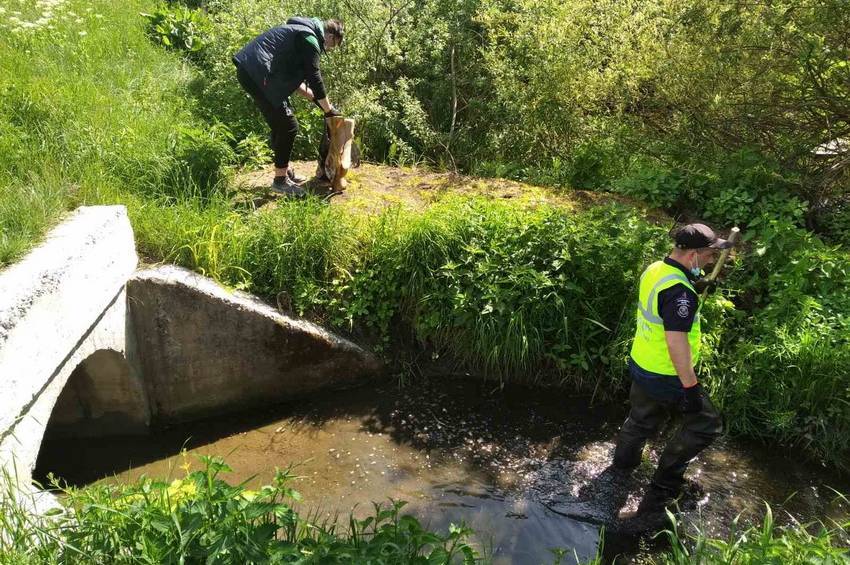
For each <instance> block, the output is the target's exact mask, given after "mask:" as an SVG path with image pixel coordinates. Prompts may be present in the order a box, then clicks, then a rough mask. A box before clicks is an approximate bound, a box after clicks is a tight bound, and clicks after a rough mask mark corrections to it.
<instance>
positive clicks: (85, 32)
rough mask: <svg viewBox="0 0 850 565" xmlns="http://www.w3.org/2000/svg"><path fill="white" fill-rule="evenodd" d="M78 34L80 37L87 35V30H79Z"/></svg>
mask: <svg viewBox="0 0 850 565" xmlns="http://www.w3.org/2000/svg"><path fill="white" fill-rule="evenodd" d="M79 34H80V37H83V36H86V35H88V32H87V31H81V32H79Z"/></svg>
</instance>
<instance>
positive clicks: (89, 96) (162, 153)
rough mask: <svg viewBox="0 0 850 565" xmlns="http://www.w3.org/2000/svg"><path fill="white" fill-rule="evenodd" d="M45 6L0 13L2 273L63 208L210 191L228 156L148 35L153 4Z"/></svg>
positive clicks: (182, 73) (22, 5)
mask: <svg viewBox="0 0 850 565" xmlns="http://www.w3.org/2000/svg"><path fill="white" fill-rule="evenodd" d="M47 4H50V3H47ZM47 4H38V5H36V3H34V2H29V1H23V0H9V1H7V2H4V3H3V8H4V11H3V13H0V149H2V150H0V230H2V231H0V266H2V265H4V264H7V263H9V262H11V261H13V260H15V259H16V258H18V257H20V256H21V255H22V254H23V253H24V252H25V251H26V250H27V249H28V248H29V247H30V246H31V245H32V244H33V243H34V242H35V241H37V240H38V239H39V238H40V236H41V234H43V233H44V231H45V230H46V229H47V228H48V227H50V226H51V225H52V224H53V223H55V222H56V221H57V219H58V217H59V216H60V215H61V213H62V212H63V210H65V209H67V208H69V207H73V206H76V205H78V204H82V203H86V204H89V203H113V202H120V201H121V200H122V196H124V197H126V195H130V194H148V195H174V194H179V193H181V192H184V191H185V187H186V186H193V185H194V186H198V185H200V188H201V189H202V191H203V192H204V193H209V192H210V191H213V190H214V189H215V187H216V186H217V185H218V184H219V183H220V181H221V180H222V176H221V173H220V171H221V167H222V164H223V163H226V162H227V160H228V152H229V151H230V149H229V146H228V145H227V143H225V142H224V140H223V139H222V135H220V134H218V133H216V130H215V129H211V128H206V127H204V126H203V124H202V123H201V122H200V121H198V120H196V119H195V118H194V117H193V115H192V106H191V101H190V97H189V96H188V90H187V88H188V83H189V80H190V78H191V76H192V72H193V71H192V70H191V67H189V66H188V64H186V63H183V62H182V61H181V59H180V58H178V57H175V56H173V55H170V54H167V53H165V52H163V51H162V50H161V49H159V48H157V47H156V46H154V45H152V44H151V43H150V41H148V39H147V38H146V37H145V35H144V32H143V28H142V20H141V18H140V17H139V16H138V12H139V11H142V10H143V9H144V8H145V7H146V6H148V5H149V2H146V1H140V0H131V1H129V2H120V3H114V2H105V1H95V2H82V1H69V2H58V3H52V4H53V5H52V7H51V6H48V5H47ZM15 12H17V13H18V15H14V13H15ZM39 22H41V23H39Z"/></svg>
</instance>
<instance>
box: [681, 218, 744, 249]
mask: <svg viewBox="0 0 850 565" xmlns="http://www.w3.org/2000/svg"><path fill="white" fill-rule="evenodd" d="M673 240H674V241H675V242H676V247H677V248H679V249H703V248H706V247H711V248H712V249H728V248H730V247H732V245H733V243H732V242H731V241H728V240H725V239H721V238H719V237H717V234H715V233H714V230H712V229H711V228H710V227H708V226H707V225H705V224H688V225H686V226H682V227H680V228H679V229H677V230H676V231H674V232H673Z"/></svg>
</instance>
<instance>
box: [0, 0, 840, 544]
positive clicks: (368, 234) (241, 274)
mask: <svg viewBox="0 0 850 565" xmlns="http://www.w3.org/2000/svg"><path fill="white" fill-rule="evenodd" d="M294 13H302V14H311V15H317V16H325V17H327V16H340V17H342V18H343V19H345V21H346V26H347V35H346V44H345V46H344V48H342V49H341V50H339V51H338V52H335V53H334V54H333V55H331V56H329V57H327V58H326V66H325V69H326V72H325V76H326V80H327V82H328V84H329V86H330V93H331V96H332V100H333V101H334V102H337V103H339V105H340V106H341V107H342V108H343V109H344V110H345V111H346V112H347V113H350V114H351V115H354V116H355V117H356V118H357V119H358V124H359V125H358V131H359V137H358V141H359V143H360V145H361V147H362V149H363V151H364V155H365V156H367V157H368V158H370V159H372V160H376V161H382V162H386V163H391V164H412V163H416V164H420V165H427V166H432V167H438V168H452V169H458V170H460V171H462V172H467V173H472V174H479V175H484V176H504V177H511V178H515V179H522V180H526V181H532V182H536V183H541V184H547V185H551V186H554V187H557V188H559V189H561V190H563V191H564V192H565V193H568V192H569V191H570V190H571V189H572V188H584V189H591V190H595V191H600V192H609V193H616V194H623V195H627V196H629V197H631V198H633V199H635V200H636V201H643V202H645V203H646V204H648V205H650V206H655V207H660V208H663V209H664V210H666V211H667V212H668V213H670V214H671V215H672V216H674V217H700V218H704V219H706V220H708V221H711V222H714V223H715V224H717V225H724V226H726V225H730V224H732V223H738V224H739V225H741V226H742V227H744V228H745V234H746V236H745V239H746V243H745V245H744V247H743V249H742V250H741V252H740V253H739V255H738V258H737V260H736V261H735V267H734V269H733V271H732V272H731V273H730V275H729V276H728V278H727V280H726V281H725V283H724V286H723V290H722V292H721V293H719V294H717V295H714V296H713V297H711V298H710V299H709V300H708V302H707V303H706V305H705V307H704V315H705V317H706V320H707V322H706V348H707V354H706V357H705V359H704V361H703V363H702V367H701V372H702V374H703V375H704V376H705V377H704V380H705V382H706V384H707V387H708V388H709V389H710V390H711V393H712V395H713V396H714V398H715V399H716V400H717V402H718V404H719V405H720V406H721V408H722V411H723V412H724V414H725V416H726V419H727V422H728V425H729V427H730V429H731V430H732V431H733V432H736V433H743V434H747V435H750V436H753V437H758V438H763V439H766V440H769V441H773V442H776V443H778V444H781V445H783V446H785V447H788V448H798V449H801V450H804V451H805V452H806V453H807V454H808V455H809V456H811V457H815V458H817V459H820V460H823V461H826V462H828V463H829V464H832V465H836V466H839V467H841V466H843V467H845V468H846V466H847V464H848V461H850V380H848V379H850V255H848V246H850V204H848V200H847V199H848V170H850V167H848V163H850V161H848V157H847V155H848V153H847V152H846V145H844V144H845V143H846V138H847V137H848V136H850V133H848V130H850V118H848V116H850V66H848V64H847V60H848V49H850V42H848V37H847V32H846V30H847V29H850V21H848V18H850V11H848V10H847V9H846V4H845V3H844V2H843V1H842V0H818V1H816V2H808V3H799V2H785V1H778V2H772V3H769V4H764V3H752V2H748V3H716V2H708V1H704V0H688V1H687V2H681V1H676V2H674V1H672V0H652V1H650V2H613V1H607V0H570V1H568V2H563V1H554V0H546V1H543V2H540V1H531V0H513V1H511V2H507V1H505V0H454V1H448V0H429V1H425V0H417V1H409V2H400V3H398V4H390V3H387V2H383V1H378V0H367V1H364V2H356V3H355V2H347V1H344V2H330V3H328V2H323V3H319V2H315V1H314V0H296V1H292V2H289V1H287V2H284V3H282V4H281V3H278V2H272V1H270V0H261V1H257V2H255V1H250V2H249V1H247V0H209V1H204V2H185V3H178V2H171V3H166V4H159V5H156V4H154V3H153V2H150V1H148V0H131V1H128V2H120V3H112V2H105V1H99V0H96V1H93V2H82V1H79V0H65V1H63V0H38V1H36V2H33V1H30V0H6V1H5V2H4V3H3V4H2V5H0V265H7V264H9V263H11V262H13V261H14V260H16V259H17V258H19V257H21V256H22V254H23V253H24V252H25V251H26V250H27V249H28V248H29V247H30V246H31V245H33V244H34V243H35V242H36V241H37V240H38V239H39V238H40V237H41V236H42V234H43V233H44V232H45V231H46V229H47V228H48V227H49V226H51V225H52V224H53V223H54V222H56V221H57V219H58V218H59V217H60V215H61V214H62V213H63V212H64V211H65V210H68V209H70V208H73V207H75V206H78V205H80V204H113V203H120V204H124V205H126V206H127V207H128V210H129V213H130V216H131V219H132V222H133V226H134V229H135V232H136V237H137V240H138V243H139V247H140V250H141V251H142V252H143V253H144V254H145V255H146V256H147V257H148V258H151V259H155V260H166V261H172V262H175V263H178V264H182V265H185V266H188V267H191V268H193V269H196V270H198V271H201V272H203V273H205V274H207V275H209V276H212V277H214V278H216V279H217V280H219V281H221V282H223V283H225V284H227V285H230V286H232V287H234V288H240V289H245V290H248V291H251V292H255V293H257V294H260V295H262V296H265V297H267V298H269V299H272V298H273V297H274V296H276V295H277V294H278V293H280V292H285V293H287V294H289V296H290V297H291V298H292V303H293V305H294V307H295V309H296V310H297V311H298V312H299V313H301V314H305V315H309V316H311V317H315V318H318V319H321V320H324V321H326V322H328V323H330V324H333V325H335V326H337V327H340V328H345V329H348V330H350V331H352V332H356V333H360V334H370V335H371V336H372V337H375V338H376V339H377V340H378V342H379V343H381V344H383V345H384V346H389V345H392V344H391V342H390V341H389V340H390V336H392V335H398V334H399V333H403V334H404V335H405V336H406V337H409V338H412V339H413V340H415V341H416V342H417V343H419V344H420V345H422V346H424V347H427V348H430V349H433V350H436V351H438V352H450V353H451V354H453V355H454V356H456V357H458V358H459V359H461V360H462V361H464V362H465V363H466V364H467V365H468V366H469V367H471V368H474V369H476V370H478V371H479V372H481V373H482V374H484V375H487V376H490V377H493V378H500V379H524V380H531V381H536V382H538V383H539V384H543V385H559V386H563V387H570V388H574V389H576V390H582V391H592V392H593V393H594V394H595V395H596V396H597V398H604V397H618V396H619V395H621V394H622V389H623V387H622V386H621V385H622V383H623V382H624V378H625V374H624V370H623V366H624V357H625V353H626V347H627V342H628V339H629V337H630V334H631V331H632V323H633V316H634V312H633V311H632V310H633V309H632V304H633V296H634V290H635V289H634V287H635V281H636V278H637V276H638V275H639V273H640V270H641V269H642V268H643V267H644V266H645V265H646V264H647V263H648V262H649V261H651V260H653V259H654V258H657V257H659V256H660V255H661V254H662V253H664V251H665V249H666V246H667V245H668V242H667V240H666V232H667V229H668V228H669V227H670V226H669V225H667V224H663V225H659V224H658V223H657V222H656V221H653V220H651V219H649V218H647V217H646V216H644V215H643V214H642V212H641V211H640V209H639V208H635V207H631V206H626V205H623V204H615V203H611V204H607V205H584V206H579V207H574V208H565V207H559V206H554V205H538V206H531V205H519V204H515V203H512V202H508V201H504V202H500V201H493V200H488V199H484V198H479V199H465V198H460V197H458V198H449V199H446V200H444V201H442V202H440V203H439V204H437V205H435V206H433V207H431V208H429V209H427V210H424V211H419V212H412V211H405V210H402V209H389V210H386V211H384V212H382V213H380V214H377V215H374V216H370V217H364V216H363V215H360V214H356V213H352V212H349V211H346V210H343V209H340V208H337V207H328V206H326V205H324V204H322V203H320V202H318V201H315V200H308V201H306V202H297V203H281V204H280V205H279V206H278V207H277V208H276V209H275V210H272V211H264V212H262V213H253V211H251V210H245V209H240V208H235V207H234V206H233V204H232V201H231V198H230V196H231V194H230V190H231V186H232V185H231V183H230V180H231V177H232V175H233V174H234V170H235V168H234V167H236V166H245V167H253V166H256V165H258V164H261V163H264V162H265V161H266V159H267V158H268V155H269V153H268V148H267V147H266V144H265V126H264V124H262V123H261V121H260V117H259V113H258V112H256V111H255V110H254V108H253V107H252V106H251V104H250V102H249V101H248V100H247V99H246V98H245V96H244V95H243V94H242V93H241V91H240V90H239V87H238V84H237V83H236V81H235V80H234V76H233V66H232V64H231V62H230V55H231V54H232V53H233V52H234V51H235V50H236V49H237V48H238V47H240V46H241V45H242V44H244V42H246V41H247V40H248V39H250V38H251V37H252V36H253V35H255V34H256V33H258V32H259V31H261V30H263V29H265V28H267V27H270V26H271V25H274V24H275V23H278V22H280V21H281V20H283V19H285V17H287V16H288V15H291V14H294ZM299 104H300V103H299ZM297 111H298V116H299V119H300V122H301V126H302V132H301V136H300V137H299V140H298V145H297V147H296V151H297V152H298V155H300V156H302V157H312V156H313V154H314V152H315V147H316V140H317V136H318V134H319V131H320V128H321V118H320V116H318V115H317V114H315V111H314V110H312V109H310V108H308V107H307V106H306V105H299V106H298V110H297ZM843 147H844V148H845V149H842V148H843ZM654 217H656V218H657V217H658V214H655V215H654ZM398 328H403V332H399V330H398ZM139 488H142V487H139ZM157 488H159V487H157ZM222 488H223V487H222ZM159 490H160V491H162V489H159ZM234 492H236V491H234ZM104 493H105V491H97V492H94V491H93V492H90V493H84V494H80V495H79V496H81V497H86V496H90V497H101V496H106V494H104ZM112 494H114V493H112ZM112 494H110V496H112ZM160 494H162V493H161V492H160ZM234 496H235V495H234ZM119 498H120V496H119ZM79 500H83V498H80V499H79ZM93 500H94V499H93ZM97 500H101V499H97ZM101 501H102V500H101ZM240 504H241V503H240ZM256 518H257V519H258V520H259V519H260V517H259V516H257V517H256ZM98 519H100V518H98ZM395 519H396V517H395V515H392V516H390V517H389V518H388V520H389V521H388V522H385V523H395V522H394V521H395ZM157 523H159V524H160V525H162V523H161V522H157ZM257 523H260V522H257ZM151 528H152V532H155V531H158V526H154V525H153V523H151ZM169 528H170V526H169ZM170 531H172V533H174V532H176V531H178V530H170ZM263 531H264V532H265V530H263ZM92 532H93V531H92ZM169 535H171V534H169ZM252 535H253V534H252ZM264 535H265V534H264ZM287 535H288V534H287ZM405 535H406V534H405ZM417 535H418V534H417ZM800 535H803V534H800ZM293 536H294V537H290V538H287V539H289V540H290V541H291V542H292V543H293V544H295V545H298V544H299V543H301V541H298V540H301V539H304V540H308V539H312V538H309V536H308V537H306V538H299V537H298V536H297V535H295V534H293ZM748 539H749V538H748ZM782 539H783V540H787V539H790V538H788V537H787V535H786V537H783V538H782ZM795 540H796V538H795ZM796 541H799V540H796ZM304 543H308V542H306V541H305V542H304ZM334 543H336V542H334ZM340 543H343V542H340ZM346 543H347V542H346ZM405 543H407V542H405ZM417 543H418V542H417ZM781 543H785V542H784V541H783V542H781ZM789 543H790V542H789ZM795 543H796V542H795ZM733 545H734V544H733ZM45 547H47V546H45ZM735 547H740V545H737V546H735Z"/></svg>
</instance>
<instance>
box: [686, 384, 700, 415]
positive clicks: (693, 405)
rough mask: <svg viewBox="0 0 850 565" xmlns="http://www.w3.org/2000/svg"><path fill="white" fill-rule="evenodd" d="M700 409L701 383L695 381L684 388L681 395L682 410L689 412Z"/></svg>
mask: <svg viewBox="0 0 850 565" xmlns="http://www.w3.org/2000/svg"><path fill="white" fill-rule="evenodd" d="M700 410H702V385H701V384H699V383H697V384H695V385H694V386H692V387H689V388H686V389H685V395H684V396H683V397H682V412H684V413H686V414H691V413H693V412H699V411H700Z"/></svg>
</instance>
